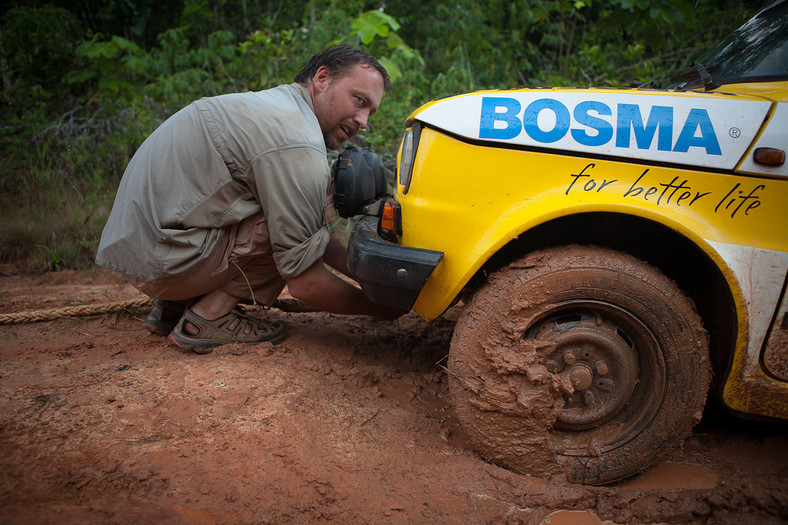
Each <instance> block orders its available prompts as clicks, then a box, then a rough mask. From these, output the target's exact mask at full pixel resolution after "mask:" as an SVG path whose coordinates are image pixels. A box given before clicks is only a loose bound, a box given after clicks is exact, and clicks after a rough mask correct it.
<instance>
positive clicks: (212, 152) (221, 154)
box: [96, 84, 331, 282]
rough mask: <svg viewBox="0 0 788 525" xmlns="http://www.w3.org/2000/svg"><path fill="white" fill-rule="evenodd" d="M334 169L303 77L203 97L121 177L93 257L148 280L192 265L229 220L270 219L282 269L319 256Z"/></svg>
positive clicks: (165, 127) (160, 132)
mask: <svg viewBox="0 0 788 525" xmlns="http://www.w3.org/2000/svg"><path fill="white" fill-rule="evenodd" d="M330 181H331V173H330V169H329V165H328V160H327V158H326V148H325V142H324V139H323V134H322V132H321V130H320V125H319V123H318V121H317V117H316V116H315V113H314V108H313V106H312V99H311V96H310V95H309V91H308V90H307V89H306V88H305V87H304V86H301V85H300V84H290V85H284V86H279V87H277V88H273V89H270V90H266V91H260V92H251V93H235V94H230V95H221V96H218V97H210V98H203V99H201V100H198V101H196V102H194V103H193V104H191V105H189V106H187V107H186V108H184V109H182V110H181V111H179V112H177V113H176V114H175V115H173V116H172V117H170V118H169V119H167V121H165V122H164V123H163V124H162V125H161V126H160V127H159V128H158V129H156V131H154V132H153V133H152V134H151V135H150V136H149V137H148V139H147V140H145V142H144V143H143V144H142V145H141V146H140V148H139V150H138V151H137V152H136V153H135V154H134V156H133V158H132V159H131V161H130V162H129V165H128V167H127V168H126V171H125V173H124V175H123V178H122V179H121V182H120V186H119V188H118V193H117V195H116V197H115V204H114V206H113V209H112V212H111V214H110V217H109V220H108V221H107V225H106V226H105V228H104V231H103V233H102V236H101V242H100V244H99V249H98V254H97V256H96V262H97V263H98V264H99V265H101V266H105V267H108V268H112V269H114V270H117V271H119V272H121V273H123V274H125V275H128V276H130V277H134V278H136V279H140V280H143V281H146V282H175V281H177V280H178V279H179V278H182V277H183V276H186V275H188V274H190V273H191V272H193V271H194V270H195V269H196V267H197V266H199V264H200V263H201V262H203V261H204V260H205V259H206V258H207V257H208V255H209V254H210V253H212V251H213V250H214V249H216V247H217V246H221V245H222V243H221V242H220V240H221V239H223V238H224V236H227V235H228V232H229V231H230V230H231V229H232V226H233V225H235V224H237V223H239V222H240V221H241V220H243V219H245V218H247V217H250V216H252V215H255V214H258V213H259V212H260V211H261V210H262V212H263V215H264V217H265V219H266V221H267V223H268V230H269V234H270V244H271V253H272V257H273V260H274V262H275V264H276V268H277V269H278V271H279V273H280V274H281V276H282V277H283V278H285V279H287V278H289V277H292V276H296V275H299V274H300V273H301V272H303V271H304V270H306V269H307V268H309V267H310V266H311V265H312V264H314V262H315V261H317V260H318V259H319V258H320V257H322V256H323V254H324V253H325V250H326V246H327V245H328V242H329V235H330V234H329V230H328V227H327V225H326V220H325V204H326V195H327V192H328V188H329V184H330Z"/></svg>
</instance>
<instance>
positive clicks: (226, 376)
mask: <svg viewBox="0 0 788 525" xmlns="http://www.w3.org/2000/svg"><path fill="white" fill-rule="evenodd" d="M137 296H138V295H137V292H136V291H135V290H134V289H133V288H131V287H130V286H128V285H127V284H125V283H124V282H123V281H122V279H120V278H118V277H117V276H116V275H115V274H112V273H109V272H104V271H101V272H81V273H75V272H60V273H54V274H46V275H42V276H37V277H30V276H18V275H8V274H4V275H3V276H2V277H0V314H2V313H11V312H21V311H27V310H41V309H47V308H58V307H63V306H71V305H77V304H84V303H101V302H113V301H119V300H124V299H129V298H133V297H137ZM460 309H461V307H455V308H454V309H453V310H452V311H450V312H449V313H448V314H447V316H445V317H444V318H441V319H439V320H437V321H435V322H433V323H432V324H427V323H425V322H423V321H422V320H421V319H420V318H418V316H416V315H415V314H412V313H411V314H408V315H407V316H405V317H403V318H401V319H400V320H399V321H398V322H378V321H374V320H371V319H368V318H364V317H342V316H335V315H329V314H323V313H287V312H283V311H280V310H276V309H272V310H269V311H267V312H263V311H260V312H259V313H260V314H263V315H269V316H270V317H272V318H274V319H279V320H282V321H284V322H285V323H286V324H287V325H288V327H289V331H290V337H289V338H288V339H286V340H285V341H284V342H282V343H280V344H278V345H271V344H268V343H266V344H259V345H227V346H224V347H220V348H219V349H217V350H215V351H214V352H213V353H212V354H208V355H196V354H188V353H184V352H182V351H181V350H180V349H179V348H177V347H176V346H174V345H173V344H171V343H170V342H169V341H168V340H167V339H166V338H162V337H157V336H153V335H149V334H148V333H147V332H146V331H145V330H144V329H143V328H142V326H141V320H142V319H143V318H144V315H145V314H146V312H145V311H144V310H136V311H132V312H119V313H112V314H107V315H103V316H100V317H80V318H74V319H59V320H49V321H42V322H37V323H32V324H13V325H4V326H0V348H1V349H2V350H1V352H2V353H1V354H0V355H1V357H0V450H2V454H0V523H20V524H22V523H24V524H27V523H67V524H68V523H157V524H159V523H162V524H169V523H173V524H176V523H194V524H225V523H244V524H245V523H311V522H335V523H525V524H534V525H541V524H548V523H550V524H581V525H582V524H598V523H615V524H625V523H626V524H629V523H722V524H737V525H738V524H749V523H757V524H778V523H787V522H788V453H786V452H788V429H787V428H786V426H784V425H778V424H766V423H755V422H751V421H745V420H741V419H736V418H733V417H731V416H729V415H727V414H726V413H724V411H722V410H720V409H719V407H718V405H716V404H715V403H713V402H712V403H710V404H709V406H708V408H707V410H706V413H705V416H704V419H703V421H702V423H701V424H700V425H699V426H698V427H697V428H696V429H695V432H694V433H693V435H692V436H691V437H690V438H689V439H688V440H687V441H686V442H685V443H684V445H683V446H682V448H681V449H680V450H677V451H675V452H674V453H671V454H670V455H669V456H668V457H666V458H665V459H664V461H662V462H660V463H659V464H658V465H657V466H656V467H655V468H654V469H653V470H651V471H648V472H646V473H645V474H642V475H640V476H638V477H637V478H634V479H631V480H628V481H626V482H623V483H620V484H618V485H616V486H609V487H586V486H580V485H569V484H565V483H556V482H549V481H546V480H542V479H539V478H537V477H532V476H524V475H519V474H514V473H512V472H509V471H507V470H504V469H502V468H500V467H497V466H494V465H490V464H488V463H486V462H484V461H483V460H482V459H481V458H480V457H479V456H478V455H477V454H476V453H474V452H473V450H472V449H471V448H470V446H469V445H468V444H467V443H466V439H465V436H464V435H463V433H462V431H461V430H460V429H459V428H458V426H457V423H456V419H455V417H454V416H453V414H452V410H451V408H450V405H449V402H448V394H449V392H448V382H447V377H446V373H445V371H444V368H443V365H444V364H445V362H446V356H447V352H448V348H449V343H450V340H451V334H452V328H453V322H454V320H456V318H457V315H459V313H460Z"/></svg>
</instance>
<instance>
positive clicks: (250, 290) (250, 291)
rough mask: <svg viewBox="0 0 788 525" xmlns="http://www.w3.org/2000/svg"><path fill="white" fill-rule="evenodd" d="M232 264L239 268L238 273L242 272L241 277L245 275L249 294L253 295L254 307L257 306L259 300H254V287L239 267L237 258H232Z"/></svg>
mask: <svg viewBox="0 0 788 525" xmlns="http://www.w3.org/2000/svg"><path fill="white" fill-rule="evenodd" d="M230 262H231V263H233V264H234V265H235V267H236V268H238V271H239V272H241V275H243V278H244V281H246V286H248V287H249V293H250V294H251V295H252V306H257V300H256V299H255V298H254V290H252V285H251V284H250V283H249V279H247V278H246V274H245V273H244V271H243V270H242V269H241V267H240V266H238V263H237V262H236V261H235V258H230Z"/></svg>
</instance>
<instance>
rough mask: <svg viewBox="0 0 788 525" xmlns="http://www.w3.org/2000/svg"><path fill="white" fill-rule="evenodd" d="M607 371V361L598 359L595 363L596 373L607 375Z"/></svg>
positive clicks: (608, 370)
mask: <svg viewBox="0 0 788 525" xmlns="http://www.w3.org/2000/svg"><path fill="white" fill-rule="evenodd" d="M608 372H610V369H609V368H608V366H607V363H605V362H604V361H600V362H598V363H597V364H596V373H597V374H599V375H601V376H604V375H607V373H608Z"/></svg>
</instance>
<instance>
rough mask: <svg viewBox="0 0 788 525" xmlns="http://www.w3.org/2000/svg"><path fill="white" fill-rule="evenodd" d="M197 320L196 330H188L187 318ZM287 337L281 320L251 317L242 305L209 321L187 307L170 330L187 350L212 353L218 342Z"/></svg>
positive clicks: (173, 337) (174, 340) (191, 321)
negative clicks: (264, 319)
mask: <svg viewBox="0 0 788 525" xmlns="http://www.w3.org/2000/svg"><path fill="white" fill-rule="evenodd" d="M187 321H188V322H189V323H191V324H193V325H194V326H195V327H196V328H197V330H196V333H193V334H191V333H189V332H187V331H186V330H185V329H184V327H185V324H186V322H187ZM286 337H287V327H286V326H285V325H284V324H283V323H280V322H279V321H274V322H266V321H263V320H261V319H258V318H256V317H251V316H249V315H247V314H246V312H244V310H243V309H242V308H240V307H235V308H233V309H232V310H231V311H230V312H229V313H227V314H225V315H223V316H222V317H219V318H218V319H214V320H212V321H209V320H208V319H203V318H202V317H200V316H199V315H197V314H196V313H194V312H193V311H192V309H191V308H187V309H186V311H185V312H184V313H183V317H182V318H181V320H180V321H179V322H178V324H177V325H176V326H175V328H173V330H172V332H171V333H170V340H171V341H173V342H174V343H175V344H177V345H178V346H180V347H181V348H183V349H185V350H194V351H195V352H197V353H198V354H208V353H210V352H211V351H212V350H213V349H214V348H216V347H217V346H220V345H223V344H227V343H262V342H265V341H269V342H271V343H274V344H275V343H279V342H281V341H283V340H284V339H285V338H286Z"/></svg>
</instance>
